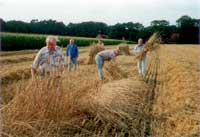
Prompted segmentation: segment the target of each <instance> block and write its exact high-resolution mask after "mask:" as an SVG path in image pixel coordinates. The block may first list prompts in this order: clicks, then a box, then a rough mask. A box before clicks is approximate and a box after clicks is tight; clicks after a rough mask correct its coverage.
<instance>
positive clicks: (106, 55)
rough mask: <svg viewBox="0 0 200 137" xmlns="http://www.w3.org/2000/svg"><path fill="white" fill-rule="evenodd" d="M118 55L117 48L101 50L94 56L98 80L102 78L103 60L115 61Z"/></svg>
mask: <svg viewBox="0 0 200 137" xmlns="http://www.w3.org/2000/svg"><path fill="white" fill-rule="evenodd" d="M118 55H119V49H117V50H103V51H101V52H99V53H97V55H96V56H95V61H96V65H97V71H98V76H99V80H103V64H104V61H105V60H111V61H115V59H116V57H117V56H118Z"/></svg>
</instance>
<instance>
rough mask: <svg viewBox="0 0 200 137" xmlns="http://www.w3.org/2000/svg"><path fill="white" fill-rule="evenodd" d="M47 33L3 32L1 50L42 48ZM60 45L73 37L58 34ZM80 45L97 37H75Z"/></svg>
mask: <svg viewBox="0 0 200 137" xmlns="http://www.w3.org/2000/svg"><path fill="white" fill-rule="evenodd" d="M46 37H47V35H35V34H20V33H1V50H3V51H12V50H25V49H40V48H42V47H43V46H44V45H45V39H46ZM58 38H59V40H60V43H59V45H60V46H64V47H65V46H66V45H67V43H68V41H69V39H70V38H71V37H65V36H58ZM73 39H74V40H75V42H76V44H77V45H78V46H81V47H83V46H88V45H90V44H91V43H93V42H96V41H97V39H96V38H81V37H73ZM103 42H104V44H105V45H117V44H120V43H122V42H126V43H128V44H131V43H132V42H130V41H122V40H113V39H103Z"/></svg>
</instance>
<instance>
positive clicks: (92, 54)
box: [87, 43, 104, 64]
mask: <svg viewBox="0 0 200 137" xmlns="http://www.w3.org/2000/svg"><path fill="white" fill-rule="evenodd" d="M103 50H104V47H103V46H98V45H97V44H96V43H92V44H91V45H90V50H89V58H88V62H87V64H94V63H95V56H96V54H97V53H98V52H100V51H103Z"/></svg>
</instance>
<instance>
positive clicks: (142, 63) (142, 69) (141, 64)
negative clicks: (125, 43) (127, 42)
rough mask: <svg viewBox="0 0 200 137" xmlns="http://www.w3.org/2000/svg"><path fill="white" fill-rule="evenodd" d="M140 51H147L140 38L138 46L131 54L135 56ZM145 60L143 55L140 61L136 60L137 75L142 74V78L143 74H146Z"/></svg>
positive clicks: (145, 56)
mask: <svg viewBox="0 0 200 137" xmlns="http://www.w3.org/2000/svg"><path fill="white" fill-rule="evenodd" d="M142 50H144V51H145V52H147V49H146V48H144V44H143V40H142V39H141V38H140V39H138V44H137V45H136V46H135V48H134V49H133V53H135V54H137V53H140V52H141V51H142ZM146 58H147V55H146V53H145V54H144V55H143V57H142V59H138V61H137V67H138V72H139V74H142V75H143V76H145V73H146Z"/></svg>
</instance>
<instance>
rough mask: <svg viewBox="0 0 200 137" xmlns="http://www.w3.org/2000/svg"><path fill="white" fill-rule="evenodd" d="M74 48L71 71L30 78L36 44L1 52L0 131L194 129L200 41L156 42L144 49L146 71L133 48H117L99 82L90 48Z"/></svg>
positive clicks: (50, 134) (50, 135) (189, 136)
mask: <svg viewBox="0 0 200 137" xmlns="http://www.w3.org/2000/svg"><path fill="white" fill-rule="evenodd" d="M133 47H134V45H130V49H132V48H133ZM108 48H114V47H108ZM79 51H80V57H79V59H78V63H79V64H78V70H77V71H76V72H74V73H69V72H67V71H65V72H64V74H63V76H62V77H61V78H60V79H46V80H42V81H39V80H38V81H36V82H32V81H31V79H30V66H31V63H32V59H33V57H34V56H35V54H36V52H37V51H36V50H29V51H18V52H8V53H6V52H3V53H1V58H0V61H1V71H0V74H1V100H0V101H1V110H0V111H1V123H2V124H1V131H0V132H1V135H2V136H3V137H64V136H67V137H68V136H71V137H74V136H77V137H80V136H82V137H85V136H98V137H104V136H105V137H107V136H113V137H124V136H129V137H146V136H152V137H197V136H199V119H200V112H199V110H200V109H199V103H200V101H199V98H200V85H199V83H200V80H199V78H200V64H199V60H200V54H199V51H200V46H197V45H162V46H161V48H160V49H159V51H158V52H152V53H149V54H148V66H147V75H146V77H145V78H143V77H141V76H140V75H139V74H138V73H137V67H136V59H135V57H134V56H125V55H122V56H119V57H117V64H118V66H116V67H113V68H112V71H110V70H107V69H104V76H105V80H104V81H103V82H99V81H98V77H97V72H96V66H95V65H94V64H91V65H87V64H86V63H85V61H86V60H87V58H88V51H89V49H88V48H87V47H86V48H80V50H79ZM105 68H109V63H108V62H106V63H105Z"/></svg>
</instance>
